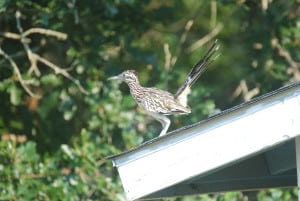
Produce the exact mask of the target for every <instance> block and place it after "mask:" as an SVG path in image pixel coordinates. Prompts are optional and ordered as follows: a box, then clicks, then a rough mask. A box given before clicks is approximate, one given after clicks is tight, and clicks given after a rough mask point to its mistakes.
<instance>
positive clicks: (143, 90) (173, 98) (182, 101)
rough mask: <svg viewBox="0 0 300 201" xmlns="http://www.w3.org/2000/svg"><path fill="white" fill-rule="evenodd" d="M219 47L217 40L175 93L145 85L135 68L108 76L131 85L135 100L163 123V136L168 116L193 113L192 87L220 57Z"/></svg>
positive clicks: (161, 133)
mask: <svg viewBox="0 0 300 201" xmlns="http://www.w3.org/2000/svg"><path fill="white" fill-rule="evenodd" d="M218 49H219V45H218V42H217V40H215V41H214V43H213V44H212V45H211V47H210V48H209V49H208V50H207V52H206V53H205V54H204V56H202V57H201V59H200V60H199V61H198V62H197V63H196V64H195V65H194V66H193V67H192V69H191V70H190V72H189V74H188V75H187V77H186V79H185V81H184V83H183V84H182V85H181V87H179V89H178V90H177V92H176V93H175V94H172V93H170V92H168V91H164V90H161V89H158V88H155V87H143V86H142V85H141V84H140V81H139V79H138V73H137V71H135V70H125V71H124V72H122V73H121V74H119V75H117V76H113V77H110V78H108V80H120V81H122V82H125V83H126V84H127V85H128V86H129V89H130V93H131V95H132V97H133V99H134V100H135V102H136V103H137V104H138V105H139V106H140V107H141V108H143V109H144V110H145V111H146V113H147V114H148V115H150V116H152V117H153V118H154V119H156V120H157V121H159V122H160V123H161V125H162V130H161V132H160V134H159V137H161V136H163V135H165V134H166V133H167V131H168V129H169V127H170V124H171V121H170V119H169V118H168V117H167V116H168V115H182V114H189V113H191V108H190V107H189V106H188V104H187V102H188V95H189V94H190V92H191V87H192V85H193V84H194V83H195V82H196V81H197V80H198V78H199V77H200V76H201V74H202V73H203V72H204V71H205V70H206V68H207V66H209V65H210V64H211V63H212V62H213V61H214V60H215V59H216V58H217V57H218V55H216V52H217V50H218Z"/></svg>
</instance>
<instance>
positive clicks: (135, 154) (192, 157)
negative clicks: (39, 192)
mask: <svg viewBox="0 0 300 201" xmlns="http://www.w3.org/2000/svg"><path fill="white" fill-rule="evenodd" d="M299 134H300V84H299V83H296V84H293V85H290V86H287V87H283V88H281V89H279V90H276V91H274V92H271V93H269V94H267V95H265V96H261V97H259V98H256V99H254V100H253V101H250V102H249V103H245V104H242V105H240V106H237V107H235V108H233V109H229V110H227V111H224V112H222V113H220V114H217V115H215V116H212V117H210V118H208V119H207V120H204V121H201V122H199V123H197V124H195V125H192V126H189V127H186V128H184V129H179V130H177V131H174V132H171V133H169V134H168V135H166V136H163V137H161V138H155V139H153V140H151V141H149V142H146V143H145V144H143V145H141V146H139V147H137V148H136V149H133V150H130V151H127V152H124V153H122V154H120V155H116V156H113V157H110V158H111V159H112V160H113V164H114V166H116V167H117V169H118V172H119V175H120V177H121V180H122V184H123V187H124V190H125V193H126V197H127V199H128V200H136V199H139V198H142V197H145V196H146V195H149V194H152V193H154V192H158V191H160V190H162V189H165V188H168V187H170V186H172V185H175V184H178V183H180V182H183V181H186V180H188V179H192V178H193V177H196V176H199V175H206V174H209V173H210V172H212V171H217V170H218V169H219V168H221V167H225V166H228V165H229V164H232V163H234V162H236V161H240V160H243V159H245V158H247V157H249V156H253V155H255V154H258V153H260V152H262V151H265V150H268V149H271V148H272V147H273V146H276V145H278V144H280V143H282V142H284V141H287V140H289V139H292V138H295V137H297V136H298V135H299ZM298 138H299V137H298ZM298 144H299V143H298ZM296 147H297V146H296ZM297 158H298V159H299V154H298V155H297ZM298 163H299V162H298ZM298 165H299V164H298ZM298 169H299V167H298ZM298 178H299V173H298Z"/></svg>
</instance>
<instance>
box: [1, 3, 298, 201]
mask: <svg viewBox="0 0 300 201" xmlns="http://www.w3.org/2000/svg"><path fill="white" fill-rule="evenodd" d="M298 8H299V1H296V0H291V1H285V0H278V1H261V0H253V1H224V0H223V1H214V0H212V1H198V0H193V1H190V0H180V1H158V0H146V1H137V0H118V1H117V0H115V1H104V0H99V1H73V0H67V1H59V0H48V1H45V0H41V1H33V0H27V1H23V0H0V48H1V49H0V50H1V51H0V105H1V109H0V136H1V139H2V141H0V200H123V199H124V195H123V190H122V188H121V184H120V181H119V179H118V176H117V174H116V171H115V170H114V169H113V167H112V165H111V164H110V162H109V161H105V157H106V156H109V155H112V154H116V153H120V152H121V151H122V150H125V149H129V148H132V147H135V146H137V145H139V144H141V143H142V142H143V141H146V140H148V139H151V138H153V137H154V136H157V134H158V133H159V131H160V129H161V128H160V125H159V123H157V122H153V121H152V119H151V118H149V117H147V116H146V115H145V114H143V112H141V111H140V110H139V108H137V107H136V104H135V103H134V102H133V100H132V98H131V96H130V95H129V93H128V88H127V87H126V86H125V85H124V84H122V85H119V84H118V83H115V82H109V81H107V78H108V77H109V76H112V75H115V74H118V73H120V72H122V71H123V70H125V69H136V70H137V71H138V72H139V77H140V80H141V82H142V83H143V85H145V86H157V87H160V88H163V89H168V90H169V91H171V92H175V91H176V89H177V88H178V87H179V86H180V84H181V83H182V82H183V80H184V79H185V76H186V74H187V72H188V71H189V69H190V67H191V66H192V65H193V64H194V63H195V62H196V61H197V60H198V59H199V57H200V55H201V54H203V52H204V51H205V50H206V48H207V46H208V43H209V42H208V43H207V42H204V43H201V42H203V41H205V40H206V39H207V38H210V37H212V39H211V40H210V41H213V40H214V39H213V38H214V37H213V34H216V36H215V38H218V39H219V43H220V45H221V47H220V56H219V57H218V59H217V61H216V62H214V63H213V65H212V66H211V67H210V69H208V71H207V72H205V74H204V75H203V76H202V77H201V79H200V80H199V81H198V82H197V83H196V84H195V86H194V88H193V93H192V94H191V95H190V100H189V105H190V106H191V107H192V109H193V113H192V114H191V115H188V116H176V117H172V127H171V129H176V128H179V127H182V126H185V125H189V124H191V123H195V122H198V121H200V120H202V119H204V118H206V117H207V116H209V115H212V114H214V113H217V112H219V111H220V110H222V109H225V108H228V107H230V106H233V105H236V104H238V103H240V102H242V101H245V100H248V99H249V98H252V97H253V96H255V95H259V94H263V93H265V92H268V91H271V90H274V89H276V88H278V87H280V86H282V85H284V84H286V83H288V82H290V81H299V79H300V78H299V69H300V67H299V60H300V58H299V56H300V54H299V45H300V38H299V37H300V31H299V30H300V29H299V26H300V25H299V22H300V19H299V18H300V17H299V9H298ZM17 11H19V12H17ZM18 23H19V25H18ZM20 26H21V28H22V29H23V32H26V31H27V30H30V29H31V28H36V27H38V28H42V29H43V30H48V31H49V30H52V31H56V32H55V33H52V34H50V33H49V32H35V33H33V34H29V35H27V36H26V37H25V38H22V40H21V39H20V37H22V36H21V35H20ZM60 32H61V33H60ZM63 33H65V34H67V36H68V37H67V38H65V37H63V36H64V35H63ZM14 34H15V35H14ZM16 36H18V37H19V38H18V37H16ZM204 36H208V37H204ZM200 39H202V40H200ZM203 39H204V40H203ZM199 40H200V43H197V41H198V42H199ZM201 44H202V45H201ZM28 51H31V53H33V54H36V55H38V56H39V57H41V58H43V59H45V60H47V61H48V62H51V64H50V65H49V63H47V62H44V60H37V57H32V55H31V56H30V52H29V53H28ZM35 62H36V63H35ZM18 70H19V74H18ZM242 83H244V84H246V87H245V86H244V85H242ZM242 86H244V88H243V90H240V91H239V90H236V89H240V88H241V87H242ZM252 89H256V90H257V91H258V92H259V93H257V94H252ZM28 90H29V91H28ZM30 91H31V92H32V93H33V94H35V95H40V96H41V98H37V97H35V96H32V95H30V94H29V93H30ZM251 94H252V95H251ZM296 194H297V191H296V190H295V189H287V190H281V189H271V190H264V191H260V192H258V193H257V194H255V196H254V197H255V199H257V200H296V198H295V197H296ZM256 195H257V196H256ZM248 196H249V195H247V194H243V193H241V192H232V193H225V194H216V195H197V196H191V197H185V198H175V199H174V200H199V199H201V200H219V201H223V200H224V201H227V200H247V199H249V200H250V198H249V197H248ZM252 197H253V196H252ZM171 200H172V199H171Z"/></svg>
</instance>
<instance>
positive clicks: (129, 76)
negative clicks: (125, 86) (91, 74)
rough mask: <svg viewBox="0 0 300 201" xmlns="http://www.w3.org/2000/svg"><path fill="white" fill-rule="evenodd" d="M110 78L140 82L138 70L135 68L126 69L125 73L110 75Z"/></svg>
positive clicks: (127, 81)
mask: <svg viewBox="0 0 300 201" xmlns="http://www.w3.org/2000/svg"><path fill="white" fill-rule="evenodd" d="M108 80H121V81H123V82H126V83H129V82H138V78H137V72H136V71H135V70H126V71H124V72H123V73H121V74H119V75H116V76H113V77H110V78H108Z"/></svg>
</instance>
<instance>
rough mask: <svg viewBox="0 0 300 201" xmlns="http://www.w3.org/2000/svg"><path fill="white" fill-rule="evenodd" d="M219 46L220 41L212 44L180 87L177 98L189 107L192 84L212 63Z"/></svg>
mask: <svg viewBox="0 0 300 201" xmlns="http://www.w3.org/2000/svg"><path fill="white" fill-rule="evenodd" d="M218 48H219V45H218V41H217V40H215V42H214V43H213V44H212V46H211V47H210V48H209V50H208V51H207V52H206V54H205V55H204V56H203V57H202V58H201V59H200V60H199V61H198V62H197V63H196V64H195V65H194V66H193V68H192V69H191V71H190V73H189V74H188V76H187V78H186V79H185V82H184V84H183V85H182V86H181V87H180V88H179V89H178V91H177V92H176V94H175V98H176V99H177V100H178V101H179V103H181V104H182V105H183V106H185V107H187V96H188V94H189V93H190V89H191V86H192V85H193V84H194V83H195V82H196V81H197V79H198V78H199V77H200V75H201V74H202V73H203V72H204V71H205V70H206V67H207V66H208V65H209V64H211V63H212V62H213V61H214V60H215V59H216V57H217V56H214V55H215V53H216V52H217V50H218ZM213 56H214V57H213Z"/></svg>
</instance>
